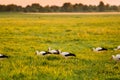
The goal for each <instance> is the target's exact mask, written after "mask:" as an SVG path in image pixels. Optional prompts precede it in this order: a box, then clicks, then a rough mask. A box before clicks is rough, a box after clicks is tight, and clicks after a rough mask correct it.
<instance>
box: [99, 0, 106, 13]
mask: <svg viewBox="0 0 120 80" xmlns="http://www.w3.org/2000/svg"><path fill="white" fill-rule="evenodd" d="M98 11H100V12H103V11H105V5H104V3H103V2H102V1H100V3H99V5H98Z"/></svg>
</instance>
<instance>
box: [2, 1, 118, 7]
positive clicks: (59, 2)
mask: <svg viewBox="0 0 120 80" xmlns="http://www.w3.org/2000/svg"><path fill="white" fill-rule="evenodd" d="M100 1H103V2H104V3H105V4H106V3H108V4H110V5H120V0H0V4H4V5H8V4H16V5H20V6H23V7H25V6H26V5H31V4H32V3H39V4H40V5H42V6H46V5H50V6H51V5H57V6H62V5H63V3H65V2H70V3H72V4H75V3H82V4H87V5H89V4H92V5H98V4H99V2H100Z"/></svg>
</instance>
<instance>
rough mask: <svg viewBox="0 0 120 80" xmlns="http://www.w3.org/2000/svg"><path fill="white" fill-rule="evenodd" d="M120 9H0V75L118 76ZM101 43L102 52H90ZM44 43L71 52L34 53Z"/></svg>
mask: <svg viewBox="0 0 120 80" xmlns="http://www.w3.org/2000/svg"><path fill="white" fill-rule="evenodd" d="M118 45H120V14H101V15H98V14H94V15H91V14H87V15H84V14H79V15H72V14H69V15H65V14H63V15H60V14H59V15H57V14H53V15H50V14H25V13H0V53H2V54H5V55H8V56H10V57H9V58H8V59H1V60H0V80H120V76H119V75H120V63H118V64H115V62H114V61H113V60H110V58H111V55H115V54H118V53H120V51H114V50H113V49H114V48H115V47H117V46H118ZM98 46H102V47H105V48H108V51H104V52H93V51H92V48H93V47H98ZM48 47H51V48H53V49H60V50H62V51H68V52H72V53H74V54H76V57H71V58H68V59H65V58H64V57H63V56H60V55H49V56H37V55H35V51H36V50H40V51H41V50H47V49H48Z"/></svg>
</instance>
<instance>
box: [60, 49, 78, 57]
mask: <svg viewBox="0 0 120 80" xmlns="http://www.w3.org/2000/svg"><path fill="white" fill-rule="evenodd" d="M58 51H59V53H60V55H62V56H64V57H69V56H75V57H76V55H75V54H73V53H70V52H61V51H60V50H58Z"/></svg>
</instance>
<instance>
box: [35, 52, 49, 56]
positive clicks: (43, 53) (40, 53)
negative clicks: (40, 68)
mask: <svg viewBox="0 0 120 80" xmlns="http://www.w3.org/2000/svg"><path fill="white" fill-rule="evenodd" d="M47 54H50V53H49V52H47V51H36V55H47Z"/></svg>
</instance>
